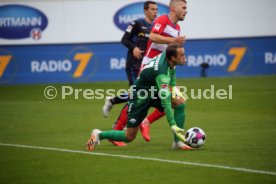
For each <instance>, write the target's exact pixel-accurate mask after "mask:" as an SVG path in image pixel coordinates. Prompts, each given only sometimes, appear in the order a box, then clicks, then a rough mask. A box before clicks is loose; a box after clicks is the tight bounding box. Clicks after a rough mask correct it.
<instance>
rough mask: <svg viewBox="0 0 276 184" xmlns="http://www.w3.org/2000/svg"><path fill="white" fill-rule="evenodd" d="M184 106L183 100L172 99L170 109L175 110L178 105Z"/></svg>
mask: <svg viewBox="0 0 276 184" xmlns="http://www.w3.org/2000/svg"><path fill="white" fill-rule="evenodd" d="M182 104H185V100H184V99H183V98H172V107H173V108H176V107H177V106H179V105H182Z"/></svg>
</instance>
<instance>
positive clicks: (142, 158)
mask: <svg viewBox="0 0 276 184" xmlns="http://www.w3.org/2000/svg"><path fill="white" fill-rule="evenodd" d="M0 146H6V147H19V148H29V149H37V150H48V151H59V152H69V153H80V154H87V155H97V156H108V157H118V158H126V159H137V160H149V161H157V162H165V163H174V164H180V165H192V166H198V167H209V168H218V169H226V170H234V171H241V172H247V173H256V174H266V175H273V176H276V172H272V171H263V170H254V169H246V168H239V167H230V166H223V165H213V164H202V163H194V162H184V161H178V160H166V159H159V158H150V157H140V156H130V155H116V154H108V153H97V152H88V151H78V150H68V149H61V148H49V147H39V146H30V145H19V144H6V143H0Z"/></svg>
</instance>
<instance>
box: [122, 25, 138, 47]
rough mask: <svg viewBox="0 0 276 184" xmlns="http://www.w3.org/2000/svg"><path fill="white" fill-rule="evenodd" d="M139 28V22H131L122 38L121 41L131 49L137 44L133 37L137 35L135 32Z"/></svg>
mask: <svg viewBox="0 0 276 184" xmlns="http://www.w3.org/2000/svg"><path fill="white" fill-rule="evenodd" d="M138 29H139V24H138V23H137V22H136V21H134V22H131V23H130V24H129V25H128V27H127V29H126V31H125V33H124V35H123V37H122V39H121V43H122V44H123V45H124V46H126V47H127V48H128V49H129V50H133V49H134V48H135V47H136V44H135V43H134V42H133V40H132V39H133V37H134V36H135V34H136V33H137V32H138Z"/></svg>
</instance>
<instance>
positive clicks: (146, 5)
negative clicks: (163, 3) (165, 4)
mask: <svg viewBox="0 0 276 184" xmlns="http://www.w3.org/2000/svg"><path fill="white" fill-rule="evenodd" d="M150 4H156V2H154V1H146V2H145V3H144V10H147V9H149V5H150Z"/></svg>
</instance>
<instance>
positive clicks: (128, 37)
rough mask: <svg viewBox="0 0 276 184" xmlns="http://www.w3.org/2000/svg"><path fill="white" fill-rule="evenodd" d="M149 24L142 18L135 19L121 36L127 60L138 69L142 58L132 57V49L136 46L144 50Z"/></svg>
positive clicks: (149, 29) (149, 28)
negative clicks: (125, 48)
mask: <svg viewBox="0 0 276 184" xmlns="http://www.w3.org/2000/svg"><path fill="white" fill-rule="evenodd" d="M151 26H152V25H151V24H149V23H148V22H147V21H146V20H145V19H144V18H143V19H137V20H135V21H133V22H131V23H130V24H129V26H128V27H127V29H126V31H125V34H124V36H123V37H122V40H121V42H122V44H124V45H125V46H126V47H127V48H128V55H127V62H128V64H130V66H131V67H132V68H134V69H137V70H139V69H140V65H141V61H142V58H141V59H139V60H137V59H136V58H134V56H133V53H132V51H133V49H134V48H135V47H138V48H139V49H140V50H142V51H144V53H145V52H146V49H147V43H148V40H149V34H150V31H151ZM144 53H143V54H144Z"/></svg>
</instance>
